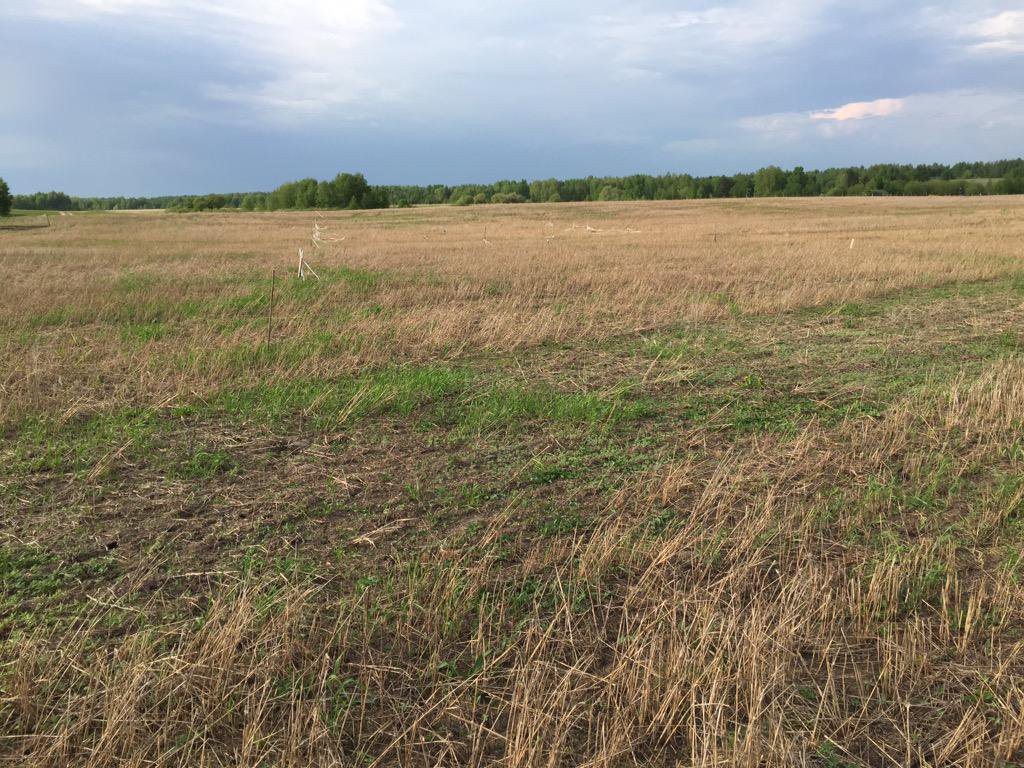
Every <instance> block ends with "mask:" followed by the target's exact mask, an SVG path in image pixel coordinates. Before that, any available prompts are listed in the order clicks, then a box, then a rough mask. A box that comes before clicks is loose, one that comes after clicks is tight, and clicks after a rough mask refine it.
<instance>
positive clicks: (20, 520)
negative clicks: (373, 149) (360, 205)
mask: <svg viewBox="0 0 1024 768" xmlns="http://www.w3.org/2000/svg"><path fill="white" fill-rule="evenodd" d="M15 221H16V222H17V224H18V226H16V227H6V228H5V227H4V226H3V225H0V429H2V442H0V642H2V646H0V761H3V760H6V761H8V762H11V763H12V764H18V765H22V764H23V765H40V766H42V765H53V766H63V765H89V766H172V765H204V766H218V765H245V766H257V765H259V766H286V765H287V766H305V765H323V766H328V765H346V766H347V765H364V766H366V765H369V766H384V765H388V766H390V765H403V766H408V765H423V766H490V765H501V766H522V767H523V768H526V766H584V765H586V766H595V767H596V766H608V767H609V768H611V767H612V766H632V765H666V766H667V765H677V764H680V765H705V766H711V765H722V766H726V765H729V766H732V765H737V766H769V765H771V766H791V765H808V766H827V767H828V768H838V767H839V766H876V765H906V766H921V767H922V768H923V767H924V766H953V765H955V766H994V765H1000V766H1010V765H1014V764H1017V763H1024V624H1022V620H1024V586H1022V582H1021V579H1022V577H1024V554H1022V546H1024V431H1022V427H1024V360H1022V357H1021V351H1022V348H1024V337H1022V329H1024V199H1022V198H1018V197H1001V198H972V199H957V198H946V199H938V198H928V199H810V200H795V199H785V200H759V201H732V202H730V201H695V202H685V203H683V202H678V203H677V202H666V203H637V204H632V203H609V204H593V205H589V204H579V205H577V204H557V205H550V206H544V205H528V206H526V205H524V206H481V207H471V208H449V207H445V208H430V209H427V208H424V209H405V210H388V211H373V212H345V213H336V212H331V213H327V214H325V215H324V216H323V217H319V216H316V215H314V214H309V213H285V214H243V213H224V214H196V215H174V214H165V213H121V214H117V213H114V214H97V215H88V214H77V215H73V216H61V217H53V218H51V226H49V227H45V228H44V227H33V226H30V225H29V223H28V218H27V217H22V218H18V219H15ZM314 222H317V223H318V225H319V227H320V228H321V229H322V232H323V238H322V242H321V243H320V247H319V248H317V247H316V246H315V245H314V244H313V243H311V242H310V236H311V232H312V230H313V226H314ZM300 247H301V248H303V249H304V251H305V253H306V255H307V257H308V259H309V261H310V263H311V265H312V267H313V269H314V270H315V271H316V273H317V275H318V276H319V279H307V280H299V279H298V278H297V277H296V275H295V270H296V266H297V258H298V253H297V251H298V248H300ZM272 291H273V294H274V302H273V308H272V311H271V306H270V296H271V292H272ZM268 336H269V341H268Z"/></svg>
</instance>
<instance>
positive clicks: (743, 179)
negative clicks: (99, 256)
mask: <svg viewBox="0 0 1024 768" xmlns="http://www.w3.org/2000/svg"><path fill="white" fill-rule="evenodd" d="M1006 194H1024V159H1020V158H1018V159H1016V160H999V161H996V162H980V163H957V164H956V165H941V164H932V165H889V164H886V165H872V166H869V167H851V168H829V169H827V170H824V171H805V170H804V169H803V168H801V167H796V168H793V169H792V170H789V171H785V170H783V169H781V168H777V167H775V166H768V167H767V168H761V169H760V170H758V171H755V172H754V173H737V174H735V175H733V176H703V177H697V176H691V175H689V174H685V173H682V174H675V173H668V174H664V175H662V176H651V175H648V174H634V175H632V176H601V177H598V176H588V177H586V178H585V179H564V180H560V179H545V180H538V181H532V182H528V181H526V180H525V179H523V180H520V181H513V180H506V181H497V182H494V183H493V184H459V185H455V186H449V185H445V184H432V185H429V186H387V185H371V184H369V183H368V182H367V181H366V178H365V177H364V176H363V175H362V174H361V173H341V174H338V175H337V176H336V177H335V178H334V179H332V180H330V181H317V180H316V179H302V180H301V181H293V182H288V183H286V184H282V185H281V186H280V187H278V188H277V189H275V190H273V191H272V192H234V193H228V194H211V195H179V196H168V197H70V196H69V195H66V194H64V193H63V192H37V193H36V194H33V195H14V196H13V203H14V205H13V207H14V208H17V209H23V210H40V211H42V210H49V211H94V210H106V211H110V210H128V209H139V208H165V209H169V210H174V211H202V210H219V209H223V208H237V209H241V210H245V211H279V210H305V209H313V208H322V209H342V208H345V209H365V208H387V207H390V206H395V207H406V206H411V205H445V204H447V205H474V204H484V203H555V202H575V201H599V200H696V199H702V198H725V197H734V198H738V197H818V196H821V195H825V196H864V195H1006Z"/></svg>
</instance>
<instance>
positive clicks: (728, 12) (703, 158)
mask: <svg viewBox="0 0 1024 768" xmlns="http://www.w3.org/2000/svg"><path fill="white" fill-rule="evenodd" d="M2 6H3V7H2V8H0V73H2V74H0V176H3V177H4V178H6V179H7V181H8V182H9V184H10V185H11V187H12V191H14V192H32V191H36V190H39V189H51V188H54V189H60V190H64V191H67V192H69V193H71V194H78V195H117V194H132V195H143V194H145V195H156V194H176V193H194V192H210V191H236V190H239V191H241V190H258V189H270V188H273V187H275V186H277V185H278V184H279V183H280V182H282V181H287V180H292V179H297V178H301V177H304V176H315V177H318V178H324V177H328V176H333V175H334V174H335V173H336V172H338V171H340V170H351V171H362V172H364V173H365V174H366V175H367V177H368V178H369V180H370V181H371V182H374V183H427V182H446V183H456V182H465V181H493V180H495V179H499V178H510V177H514V178H527V179H534V178H547V177H551V176H557V177H563V178H564V177H569V176H585V175H587V174H591V173H592V174H626V173H633V172H649V173H662V172H666V171H679V172H689V173H694V174H712V173H719V172H727V173H732V172H736V171H742V170H753V169H756V168H757V167H759V166H762V165H767V164H770V163H772V164H777V165H781V166H784V167H792V166H794V165H803V166H805V167H807V168H817V167H825V166H832V165H848V164H862V163H864V164H866V163H873V162H932V161H937V162H951V161H956V160H976V159H977V160H982V159H999V158H1003V157H1011V156H1012V157H1017V156H1020V155H1024V0H1017V1H1016V2H1001V1H995V0H993V1H992V2H989V1H988V0H970V2H963V1H962V2H945V1H943V0H938V1H937V2H931V3H919V2H915V0H892V1H889V0H863V1H860V2H858V1H857V0H854V2H850V1H849V0H845V1H844V2H831V1H830V0H778V1H775V2H772V1H769V0H737V1H735V2H728V1H725V0H722V1H720V2H656V1H651V2H612V1H611V0H586V1H585V2H581V1H579V0H565V1H564V2H557V1H556V0H543V1H541V0H504V1H503V2H492V0H422V1H421V2H412V0H333V1H331V0H301V1H299V0H4V1H3V3H2Z"/></svg>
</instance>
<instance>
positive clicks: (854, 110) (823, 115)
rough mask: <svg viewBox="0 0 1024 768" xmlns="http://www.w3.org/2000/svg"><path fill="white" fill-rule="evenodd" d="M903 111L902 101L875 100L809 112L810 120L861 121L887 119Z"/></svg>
mask: <svg viewBox="0 0 1024 768" xmlns="http://www.w3.org/2000/svg"><path fill="white" fill-rule="evenodd" d="M901 109H903V99H876V100H875V101H854V102H852V103H850V104H844V105H843V106H841V107H837V108H836V109H823V110H821V111H820V112H811V119H812V120H835V121H837V122H843V121H846V120H863V119H865V118H867V117H887V116H889V115H894V114H896V113H897V112H899V111H900V110H901Z"/></svg>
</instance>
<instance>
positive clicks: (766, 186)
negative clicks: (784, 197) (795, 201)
mask: <svg viewBox="0 0 1024 768" xmlns="http://www.w3.org/2000/svg"><path fill="white" fill-rule="evenodd" d="M785 186H786V172H785V171H783V170H782V169H781V168H778V167H776V166H774V165H769V166H768V167H767V168H762V169H761V170H759V171H758V172H757V173H755V174H754V195H755V197H774V196H775V195H778V194H779V193H781V192H782V190H783V188H784V187H785Z"/></svg>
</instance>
